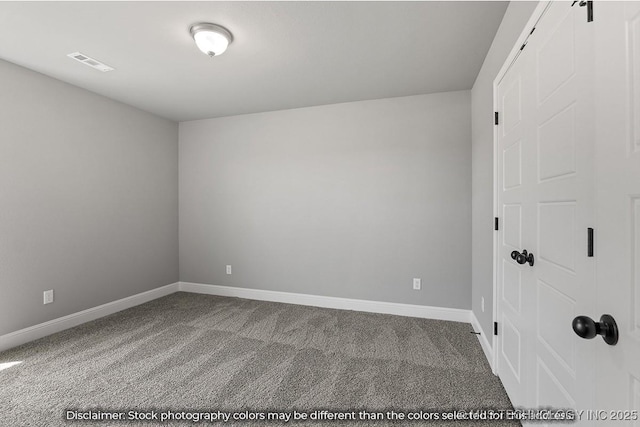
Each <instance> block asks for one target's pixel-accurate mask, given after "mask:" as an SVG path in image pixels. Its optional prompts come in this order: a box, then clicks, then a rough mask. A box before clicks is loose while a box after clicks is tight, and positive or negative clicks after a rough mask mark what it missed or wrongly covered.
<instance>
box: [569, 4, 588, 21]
mask: <svg viewBox="0 0 640 427" xmlns="http://www.w3.org/2000/svg"><path fill="white" fill-rule="evenodd" d="M576 3H578V6H580V7H585V6H587V22H593V1H585V0H581V1H578V0H576V1H574V2H573V3H571V7H573V6H574V5H575V4H576Z"/></svg>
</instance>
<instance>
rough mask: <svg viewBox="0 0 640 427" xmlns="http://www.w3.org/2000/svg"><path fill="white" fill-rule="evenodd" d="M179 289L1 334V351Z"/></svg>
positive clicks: (145, 294) (150, 293)
mask: <svg viewBox="0 0 640 427" xmlns="http://www.w3.org/2000/svg"><path fill="white" fill-rule="evenodd" d="M178 289H179V282H176V283H172V284H170V285H166V286H162V287H160V288H156V289H152V290H150V291H146V292H142V293H139V294H136V295H132V296H130V297H127V298H122V299H119V300H117V301H113V302H109V303H106V304H102V305H99V306H97V307H93V308H89V309H87V310H83V311H79V312H77V313H73V314H70V315H68V316H64V317H60V318H58V319H53V320H50V321H48V322H45V323H40V324H39V325H35V326H31V327H29V328H25V329H21V330H19V331H16V332H11V333H9V334H6V335H0V351H4V350H8V349H10V348H13V347H17V346H19V345H22V344H25V343H28V342H29V341H33V340H37V339H39V338H42V337H46V336H47V335H51V334H55V333H56V332H60V331H64V330H65V329H69V328H73V327H74V326H78V325H81V324H83V323H86V322H90V321H92V320H95V319H99V318H101V317H104V316H108V315H110V314H113V313H116V312H118V311H122V310H125V309H127V308H131V307H134V306H136V305H140V304H144V303H145V302H149V301H151V300H154V299H157V298H160V297H163V296H165V295H169V294H172V293H174V292H177V291H178Z"/></svg>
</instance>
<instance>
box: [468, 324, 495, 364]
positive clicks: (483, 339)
mask: <svg viewBox="0 0 640 427" xmlns="http://www.w3.org/2000/svg"><path fill="white" fill-rule="evenodd" d="M471 325H472V326H473V330H474V331H476V332H480V335H477V337H478V340H479V341H480V346H481V347H482V351H484V355H485V357H486V358H487V361H488V362H489V366H491V370H492V371H493V373H494V374H495V373H496V370H495V367H494V366H493V347H492V346H491V344H489V339H488V338H487V334H486V333H485V331H484V329H482V326H480V322H478V319H477V318H476V315H475V313H474V312H473V311H472V312H471ZM492 341H493V338H492Z"/></svg>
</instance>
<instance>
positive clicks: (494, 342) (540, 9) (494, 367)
mask: <svg viewBox="0 0 640 427" xmlns="http://www.w3.org/2000/svg"><path fill="white" fill-rule="evenodd" d="M552 2H553V0H547V1H539V2H538V5H537V6H536V8H535V9H534V11H533V13H532V14H531V17H530V18H529V20H528V21H527V23H526V25H525V26H524V28H523V29H522V32H521V33H520V35H519V36H518V38H517V39H516V42H515V44H514V45H513V48H511V51H510V52H509V55H507V58H506V59H505V62H504V63H503V64H502V67H501V68H500V71H498V74H497V75H496V78H495V79H494V80H493V111H499V109H498V106H499V102H498V101H499V100H498V85H499V84H500V82H501V81H502V79H503V78H504V76H505V75H506V74H507V71H509V69H510V68H511V65H513V63H514V62H515V61H516V60H517V58H518V56H519V55H520V52H521V47H522V45H524V44H525V43H526V42H527V39H528V38H529V36H530V35H531V29H532V28H533V27H535V26H536V24H537V23H538V21H539V20H540V19H541V18H542V16H543V15H544V13H545V12H546V11H547V9H548V8H549V6H551V4H552ZM498 156H499V153H498V126H494V127H493V216H494V217H495V218H500V213H499V212H500V209H499V206H498V192H499V191H498V185H499V182H498ZM499 222H500V224H499V227H498V230H497V231H495V232H494V233H493V266H492V267H493V313H492V319H493V322H497V321H498V303H499V300H500V299H499V298H498V295H499V294H498V293H499V292H500V289H499V287H498V264H499V259H500V254H499V250H500V247H499V239H500V237H501V236H502V232H503V231H504V230H503V229H502V226H503V224H502V221H499ZM498 327H499V325H498ZM489 332H490V333H491V337H492V339H491V358H490V360H489V365H490V366H491V371H492V372H493V374H494V375H498V349H497V346H498V336H497V335H495V334H494V333H493V331H489ZM498 333H500V331H498Z"/></svg>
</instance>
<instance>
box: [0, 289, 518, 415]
mask: <svg viewBox="0 0 640 427" xmlns="http://www.w3.org/2000/svg"><path fill="white" fill-rule="evenodd" d="M471 330H472V329H471V325H469V324H465V323H456V322H444V321H436V320H426V319H416V318H410V317H401V316H391V315H383V314H369V313H361V312H354V311H346V310H332V309H324V308H315V307H306V306H298V305H290V304H279V303H270V302H262V301H252V300H245V299H239V298H226V297H216V296H208V295H197V294H188V293H183V292H179V293H176V294H172V295H169V296H167V297H164V298H161V299H158V300H155V301H151V302H149V303H147V304H144V305H141V306H138V307H134V308H131V309H129V310H125V311H122V312H119V313H116V314H114V315H111V316H108V317H105V318H102V319H99V320H96V321H93V322H90V323H86V324H84V325H81V326H78V327H76V328H73V329H69V330H67V331H64V332H61V333H58V334H55V335H51V336H49V337H46V338H43V339H40V340H38V341H34V342H32V343H29V344H26V345H23V346H21V347H18V348H15V349H11V350H9V351H6V352H3V353H0V364H1V363H6V362H14V361H21V362H22V363H21V364H19V365H15V366H13V367H10V368H8V369H4V370H2V371H0V384H1V387H0V426H3V427H4V426H56V425H103V426H104V425H131V424H132V425H161V424H160V423H158V422H155V421H151V422H146V423H145V422H141V421H136V422H131V421H127V422H114V421H106V422H105V421H103V422H100V423H98V422H95V421H74V422H70V421H67V420H65V418H64V417H65V414H66V412H65V411H66V410H68V409H73V410H85V411H86V410H94V412H97V411H103V412H106V411H122V412H123V413H125V412H127V411H129V410H137V411H152V410H155V411H156V415H158V414H159V413H161V412H163V411H164V412H165V413H166V412H167V411H176V412H180V411H186V412H194V411H195V412H198V411H202V412H211V413H213V412H215V411H225V412H233V411H242V410H248V411H251V412H252V413H253V415H251V416H259V415H256V414H259V413H262V414H263V415H262V416H266V415H265V414H266V413H267V412H269V411H271V412H278V411H281V412H286V413H289V414H291V412H292V411H293V410H297V411H298V412H300V413H303V412H304V413H309V412H311V411H315V410H330V411H333V412H337V411H344V412H348V411H356V415H357V416H359V414H358V413H357V412H358V411H360V410H362V411H368V412H383V411H384V412H385V413H386V412H387V411H390V410H395V411H403V412H407V411H415V412H420V411H422V412H428V411H436V412H441V411H445V412H446V411H449V410H462V409H467V410H469V409H480V408H504V409H506V408H511V404H510V402H509V399H508V397H507V395H506V394H505V392H504V389H503V387H502V385H501V383H500V381H499V380H498V378H497V377H495V376H494V375H493V374H492V373H491V371H490V368H489V366H488V364H487V362H486V359H485V357H484V355H483V353H482V349H481V348H480V345H479V343H478V340H477V338H476V337H475V335H473V334H471V333H469V332H470V331H471ZM149 414H151V412H149ZM308 415H309V414H308ZM149 416H153V415H149ZM180 416H182V415H180ZM184 416H188V415H184ZM191 416H193V415H191ZM309 416H310V415H309ZM385 417H386V415H385ZM178 418H179V417H178ZM174 419H175V417H174ZM206 420H208V419H202V420H201V422H200V423H194V422H193V420H189V421H185V422H182V421H172V422H169V423H167V422H165V423H164V424H162V425H245V426H247V425H269V426H274V425H285V424H294V423H300V422H299V421H298V422H294V421H293V420H291V421H289V422H288V423H285V422H283V421H271V422H269V423H263V422H257V421H253V422H251V421H250V422H233V421H232V420H230V421H229V422H226V423H223V422H216V423H210V422H209V421H206ZM205 421H206V422H205ZM334 424H340V425H359V426H363V425H377V426H382V425H392V424H393V425H406V424H410V425H446V426H453V425H465V426H471V425H479V424H481V423H480V422H478V421H473V422H463V421H447V422H443V421H442V420H440V421H437V422H426V421H420V422H407V421H406V420H405V421H397V422H395V423H391V422H389V421H388V420H387V421H376V422H374V421H358V422H355V423H354V422H347V421H343V422H339V423H336V422H327V421H325V422H322V423H319V422H311V421H307V422H305V423H304V425H324V426H329V425H334ZM491 425H519V424H518V423H511V424H509V423H506V422H498V423H496V422H493V423H491Z"/></svg>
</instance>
